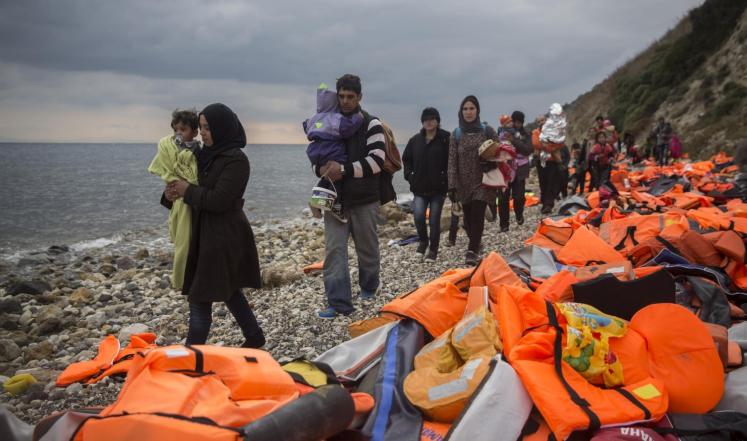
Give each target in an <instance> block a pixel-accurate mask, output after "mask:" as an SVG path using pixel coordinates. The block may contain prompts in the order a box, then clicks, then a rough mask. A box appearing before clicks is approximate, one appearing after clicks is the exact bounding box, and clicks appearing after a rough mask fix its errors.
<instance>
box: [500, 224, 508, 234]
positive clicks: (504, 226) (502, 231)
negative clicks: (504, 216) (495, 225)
mask: <svg viewBox="0 0 747 441" xmlns="http://www.w3.org/2000/svg"><path fill="white" fill-rule="evenodd" d="M501 233H508V225H503V226H501Z"/></svg>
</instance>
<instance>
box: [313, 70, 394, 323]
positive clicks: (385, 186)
mask: <svg viewBox="0 0 747 441" xmlns="http://www.w3.org/2000/svg"><path fill="white" fill-rule="evenodd" d="M336 87H337V99H338V100H339V103H340V111H341V112H342V114H344V115H351V114H354V113H357V112H361V114H362V115H363V124H361V127H360V129H359V130H358V131H357V132H356V133H355V134H354V135H353V136H351V137H350V138H346V139H345V151H346V154H347V161H346V162H345V163H344V164H341V163H339V162H337V161H329V162H327V163H326V164H324V165H323V166H322V167H320V170H319V171H320V174H321V175H326V176H328V177H329V178H330V179H331V180H332V181H337V180H339V179H342V180H343V186H342V192H341V193H342V197H341V203H342V208H343V212H344V215H345V218H346V219H347V223H343V222H340V221H338V220H337V219H335V218H334V216H332V215H331V214H330V213H329V212H328V211H327V212H325V213H324V292H325V294H326V295H327V307H326V308H325V309H323V310H320V311H318V316H319V317H320V318H325V319H332V318H334V317H336V316H337V315H338V314H343V315H349V314H351V313H352V312H353V310H354V308H353V303H352V287H351V282H350V268H349V267H348V238H349V237H350V236H351V235H352V237H353V242H354V243H355V253H356V254H357V256H358V284H359V286H360V296H361V298H362V299H364V300H369V299H372V298H373V297H374V296H375V295H376V293H377V292H378V289H379V270H380V255H379V237H378V234H377V224H376V220H377V218H378V215H379V205H380V204H382V203H385V202H388V201H390V200H392V199H393V198H394V197H395V196H396V194H395V193H394V189H393V188H392V183H391V182H392V175H391V174H390V173H388V172H386V171H385V158H386V154H385V150H386V148H387V146H386V136H385V133H384V126H383V124H382V123H381V121H380V120H379V119H378V118H376V117H375V116H371V115H369V114H368V113H367V112H365V111H364V110H362V109H361V106H360V102H361V99H362V98H363V94H362V87H361V80H360V78H359V77H358V76H356V75H352V74H345V75H343V76H342V77H340V78H338V79H337V84H336Z"/></svg>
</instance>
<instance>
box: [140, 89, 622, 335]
mask: <svg viewBox="0 0 747 441" xmlns="http://www.w3.org/2000/svg"><path fill="white" fill-rule="evenodd" d="M324 87H325V88H326V86H324ZM322 92H324V93H327V92H326V91H324V90H323V88H321V87H320V89H319V97H322V96H323V95H322ZM329 92H331V91H329ZM335 97H336V102H335V100H334V99H333V100H332V102H331V103H327V105H326V107H327V108H326V109H323V110H324V112H327V113H328V114H326V115H321V114H319V113H318V114H317V115H315V117H313V118H311V119H310V120H307V123H306V124H305V129H306V130H307V133H310V132H311V131H313V130H310V128H312V129H313V128H316V129H319V130H316V132H317V134H316V135H315V136H321V137H320V138H312V137H311V135H310V136H309V139H310V140H312V145H313V143H314V142H316V141H322V142H321V144H320V143H317V144H316V146H315V148H316V150H314V149H312V145H310V149H309V152H310V151H312V150H313V151H315V152H317V153H319V155H317V156H316V158H317V160H316V161H315V162H314V165H315V167H314V170H315V172H316V174H317V175H318V176H319V177H320V178H321V179H322V181H324V180H326V181H328V182H329V183H331V184H334V185H332V187H334V188H335V189H336V193H337V194H336V198H335V200H334V203H335V206H334V208H332V207H330V209H328V210H324V212H323V214H322V213H321V212H320V213H317V214H319V215H323V218H324V238H325V253H324V267H323V270H324V276H323V277H324V291H325V294H326V298H327V306H326V308H322V309H321V310H319V311H318V312H317V315H318V316H319V317H320V318H334V317H335V316H337V315H340V314H342V315H348V314H350V313H352V312H353V310H354V307H353V304H352V296H353V286H352V283H351V277H350V269H349V265H348V240H349V238H351V237H352V239H353V243H354V245H355V253H356V256H357V261H358V286H359V290H358V291H359V296H360V297H361V298H362V299H364V300H366V299H371V298H373V297H375V296H376V295H377V294H378V293H379V287H380V253H379V240H378V235H377V218H378V215H379V206H380V205H381V204H383V203H386V202H388V201H390V200H392V199H393V198H394V192H393V188H392V184H391V183H392V176H391V173H390V172H388V171H387V167H386V160H387V156H386V147H387V145H386V142H387V138H386V136H385V126H384V125H383V124H382V122H381V120H380V119H379V118H377V117H376V116H373V115H370V114H368V113H367V112H365V111H364V110H363V109H362V107H361V100H362V97H363V94H362V85H361V80H360V78H359V77H357V76H355V75H351V74H346V75H343V76H342V77H340V78H339V79H338V80H337V83H336V91H335ZM325 99H326V100H327V101H329V97H326V98H325ZM318 111H319V112H321V110H319V109H318ZM330 112H331V113H330ZM334 112H338V113H339V116H335V115H334ZM458 119H459V125H458V127H457V128H456V129H455V130H454V131H453V132H448V131H446V130H444V129H443V128H442V127H441V116H440V113H439V111H438V110H437V109H435V108H433V107H428V108H425V109H424V110H423V111H422V114H421V118H420V122H421V124H422V127H421V129H420V131H419V132H418V133H416V134H415V135H414V136H412V137H411V138H410V140H409V141H408V143H407V146H406V147H405V150H404V152H403V155H402V163H403V166H404V175H405V179H406V180H407V181H408V182H409V184H410V189H411V191H412V192H413V193H414V201H413V212H414V223H415V228H416V230H417V234H418V239H419V243H418V247H417V250H416V251H417V252H418V253H420V254H422V255H423V259H424V260H425V261H435V260H436V259H437V257H438V252H439V247H440V244H441V241H440V236H441V225H440V222H441V214H442V211H443V207H444V204H445V201H446V199H447V198H448V199H449V200H450V201H451V204H452V207H453V208H452V213H453V215H452V225H451V228H450V230H451V231H450V235H449V244H450V245H453V244H454V239H455V235H456V230H457V229H458V226H459V221H460V220H461V222H462V224H463V228H464V230H465V231H466V233H467V237H468V246H467V250H466V251H465V263H466V264H467V265H474V264H476V263H477V262H478V261H479V258H480V253H481V243H482V237H483V231H484V228H485V215H486V210H490V211H492V212H493V213H494V215H495V214H496V211H497V215H498V216H497V217H498V218H499V223H500V229H501V231H503V232H505V231H508V229H509V224H510V222H509V216H510V207H511V201H512V200H513V212H514V215H515V220H516V223H517V224H519V225H521V224H523V223H524V205H525V200H526V199H525V191H526V179H527V178H528V176H529V173H530V170H531V168H532V166H533V165H534V166H535V167H536V168H537V171H538V174H539V180H540V193H541V200H542V211H543V213H549V212H550V211H551V210H552V207H553V205H554V203H555V201H556V199H557V197H558V195H559V194H561V193H562V191H561V190H562V189H565V188H567V185H568V178H569V176H568V174H567V172H566V174H565V175H564V171H565V170H567V169H568V166H569V165H570V164H571V163H573V164H575V166H576V168H577V169H579V170H584V173H583V174H584V175H585V170H586V169H585V165H586V164H585V162H587V161H592V162H594V163H595V164H596V165H595V170H596V171H595V173H594V175H596V176H598V178H595V180H594V181H596V182H597V183H598V182H600V181H603V180H604V179H605V178H607V177H608V175H609V162H608V161H607V160H606V159H605V158H609V157H610V156H611V152H610V147H609V143H608V142H607V140H606V138H605V137H606V135H605V134H604V133H603V132H602V131H600V132H599V133H598V134H597V135H595V138H594V141H595V144H594V145H593V146H592V147H591V149H590V150H589V151H588V154H587V152H586V151H584V150H586V149H585V146H584V150H582V148H581V146H578V145H574V146H573V149H572V152H569V151H568V149H567V148H565V147H563V148H564V149H565V151H564V152H559V154H552V155H549V157H544V158H543V161H542V163H541V164H540V163H539V161H537V160H536V158H537V157H538V156H540V155H537V154H536V153H537V152H538V149H540V148H541V143H540V142H539V141H538V139H537V137H538V136H539V130H541V128H542V124H543V123H544V117H540V118H539V119H538V120H537V121H536V122H537V128H536V129H535V130H534V131H533V133H532V134H531V135H530V134H529V133H527V132H526V130H525V127H524V121H525V115H524V113H522V112H521V111H519V110H517V111H514V112H513V113H512V114H511V116H510V120H509V124H510V127H511V130H510V131H509V132H508V133H509V134H508V135H507V134H506V132H505V131H504V130H503V128H501V129H500V130H499V131H498V132H497V131H496V129H494V128H493V127H492V126H491V125H490V124H487V123H484V122H483V121H482V119H481V117H480V102H479V101H478V99H477V97H475V96H473V95H469V96H467V97H465V98H464V99H463V100H462V102H461V105H460V107H459V110H458ZM310 122H311V123H310ZM330 122H332V123H333V124H338V126H336V127H335V129H334V130H331V131H330V130H328V129H327V128H326V127H323V125H324V124H329V123H330ZM309 124H312V125H309ZM343 125H344V128H345V130H344V131H343V130H340V129H342V128H343ZM501 126H502V127H503V120H502V121H501ZM198 127H199V132H200V134H201V136H202V142H203V145H202V146H201V147H198V148H195V146H194V143H193V141H192V138H193V137H194V136H196V134H197V129H198ZM172 128H173V129H174V136H173V137H172V138H170V139H169V140H170V141H171V142H172V143H173V145H174V146H176V147H174V149H175V151H178V152H180V153H179V154H181V152H183V151H184V150H185V149H188V150H189V151H190V152H191V154H190V153H187V156H188V157H189V158H190V159H193V161H194V168H195V176H196V179H193V180H191V182H190V181H189V180H187V179H184V178H181V177H180V178H176V179H174V178H171V177H168V178H167V176H171V175H169V174H161V176H162V178H163V179H164V180H165V181H166V182H167V185H166V188H165V190H164V193H163V197H162V201H161V202H162V204H163V205H164V206H166V207H168V208H173V207H174V204H178V203H181V204H185V205H186V206H187V207H189V209H188V210H187V212H188V213H189V214H190V215H191V223H189V224H188V225H189V231H188V234H186V235H185V234H181V235H179V234H176V235H175V234H174V232H172V239H173V238H174V237H184V236H186V237H187V238H188V241H189V242H188V246H187V247H184V246H182V248H183V249H184V250H188V252H187V251H185V254H186V255H187V256H186V258H183V259H180V262H179V265H181V266H182V268H181V270H180V271H179V269H178V268H176V266H177V260H175V274H177V273H178V274H180V275H179V283H176V281H175V287H177V288H180V289H181V290H182V293H183V294H184V295H186V296H187V297H188V300H189V304H190V316H189V331H188V335H187V343H188V344H201V343H205V342H206V341H207V338H208V333H209V330H210V325H211V312H212V303H214V302H225V303H226V305H227V307H228V309H229V311H230V312H231V313H232V315H233V316H234V317H235V319H236V321H237V322H238V324H239V326H240V328H241V330H242V332H243V334H244V337H245V342H244V344H243V345H244V346H246V347H261V346H263V345H264V343H265V338H264V334H263V332H262V329H261V327H260V326H259V323H258V322H257V319H256V318H255V316H254V314H253V312H252V310H251V308H250V306H249V304H248V302H247V300H246V297H245V295H244V293H243V292H242V289H243V288H259V287H260V286H261V277H260V269H259V259H258V255H257V248H256V244H255V242H254V235H253V233H252V229H251V226H250V225H249V222H248V220H247V218H246V215H245V214H244V211H243V203H244V199H243V195H244V191H245V189H246V186H247V183H248V180H249V172H250V167H249V161H248V159H247V157H246V155H245V154H244V153H243V152H242V151H241V149H243V147H244V146H245V145H246V134H245V132H244V129H243V126H242V124H241V122H240V121H239V119H238V117H237V116H236V114H235V113H234V112H233V111H232V110H231V109H229V108H228V107H227V106H225V105H223V104H219V103H216V104H211V105H209V106H207V107H206V108H205V109H204V110H203V111H201V112H199V114H198V113H196V112H192V114H191V115H189V112H187V113H185V112H181V113H180V112H175V113H174V118H173V120H172ZM341 133H342V134H343V135H341ZM499 133H500V138H501V141H502V142H506V141H507V140H508V142H510V143H511V144H512V145H513V147H514V148H515V158H514V159H513V161H514V162H512V166H513V167H514V172H513V173H511V179H510V181H506V185H505V187H500V188H493V187H490V186H486V185H483V174H484V173H486V172H488V171H490V170H491V169H494V168H495V167H496V165H495V163H489V162H487V161H485V160H484V159H483V158H481V156H480V153H479V151H480V149H481V146H482V145H483V144H484V143H485V142H486V141H489V140H493V141H498V139H499ZM332 135H335V136H332ZM185 136H186V138H185ZM162 141H163V140H162ZM160 150H161V145H160V144H159V154H161V152H160ZM612 150H614V149H612ZM325 151H329V152H333V153H334V154H333V155H327V156H324V155H323V154H322V153H323V152H325ZM533 153H535V154H533ZM532 157H534V158H535V162H534V164H533V163H532V162H531V161H532V159H531V158H532ZM310 158H311V155H310ZM154 162H155V160H154ZM575 184H576V185H575V186H576V187H578V188H580V189H581V190H583V188H584V182H583V180H582V181H581V182H580V184H579V183H578V182H576V183H575ZM319 185H322V183H321V181H320V184H319ZM593 186H594V184H592V187H593ZM574 190H575V188H574ZM172 214H175V213H174V210H172ZM458 214H461V216H458ZM460 217H461V219H460ZM171 224H173V223H170V225H171ZM182 233H183V232H182ZM182 245H184V244H182ZM176 248H177V249H178V248H179V246H177V247H176ZM181 261H183V262H181Z"/></svg>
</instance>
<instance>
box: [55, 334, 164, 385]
mask: <svg viewBox="0 0 747 441" xmlns="http://www.w3.org/2000/svg"><path fill="white" fill-rule="evenodd" d="M155 341H156V334H153V333H150V332H145V333H141V334H132V335H131V336H130V343H128V344H127V346H125V347H124V348H123V349H120V344H119V340H118V339H117V337H116V336H114V335H107V336H106V337H104V339H103V340H101V343H99V349H98V354H97V355H96V357H95V358H94V359H93V360H86V361H79V362H76V363H72V364H70V365H69V366H68V367H67V368H65V370H64V371H62V373H61V374H60V375H59V376H58V377H57V381H56V385H57V386H59V387H65V386H69V385H70V384H73V383H78V382H85V383H86V384H93V383H98V382H99V381H101V380H103V379H104V378H106V377H109V376H112V375H122V374H125V373H127V370H128V369H129V368H130V365H131V364H132V359H133V358H134V356H135V354H136V353H139V352H145V351H147V350H148V349H152V348H155V347H156V345H155V344H154V342H155Z"/></svg>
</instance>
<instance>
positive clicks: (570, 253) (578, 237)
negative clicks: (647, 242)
mask: <svg viewBox="0 0 747 441" xmlns="http://www.w3.org/2000/svg"><path fill="white" fill-rule="evenodd" d="M624 220H626V219H621V221H624ZM604 225H606V224H603V225H602V226H604ZM557 257H558V261H560V262H561V263H564V264H566V265H573V266H586V265H589V264H590V263H615V262H624V261H625V257H624V256H623V255H622V254H620V253H619V252H617V251H615V249H614V248H613V247H612V246H610V245H608V244H607V243H605V241H604V240H602V239H601V238H600V237H599V236H597V235H596V234H594V233H592V232H591V230H589V228H588V227H586V226H583V227H581V228H579V229H577V230H576V231H575V232H574V233H573V236H571V238H570V240H568V243H566V244H565V245H564V246H563V248H562V249H561V250H560V251H559V252H558V253H557Z"/></svg>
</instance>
